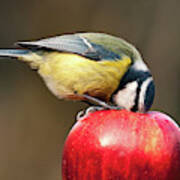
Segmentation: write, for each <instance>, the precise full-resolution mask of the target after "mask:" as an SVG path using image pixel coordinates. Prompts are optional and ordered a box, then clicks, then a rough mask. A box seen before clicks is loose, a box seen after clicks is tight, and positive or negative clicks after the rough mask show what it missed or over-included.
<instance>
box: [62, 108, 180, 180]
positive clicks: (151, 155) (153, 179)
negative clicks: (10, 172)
mask: <svg viewBox="0 0 180 180" xmlns="http://www.w3.org/2000/svg"><path fill="white" fill-rule="evenodd" d="M62 174H63V180H180V128H179V127H178V125H177V124H176V123H175V122H174V121H173V120H172V119H171V118H170V117H169V116H167V115H165V114H163V113H160V112H149V113H146V114H141V113H134V112H130V111H126V110H103V111H97V112H94V113H91V114H89V115H88V116H87V117H85V118H82V119H81V120H79V121H77V122H76V123H75V125H74V127H73V128H72V130H71V131H70V133H69V135H68V137H67V139H66V142H65V145H64V152H63V159H62Z"/></svg>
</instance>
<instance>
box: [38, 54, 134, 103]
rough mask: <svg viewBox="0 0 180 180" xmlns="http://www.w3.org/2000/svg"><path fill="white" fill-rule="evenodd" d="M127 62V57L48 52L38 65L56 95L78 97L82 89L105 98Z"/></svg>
mask: <svg viewBox="0 0 180 180" xmlns="http://www.w3.org/2000/svg"><path fill="white" fill-rule="evenodd" d="M130 64H131V59H130V58H129V57H123V59H122V60H116V61H107V60H104V61H93V60H89V59H87V58H85V57H82V56H79V55H76V54H69V53H59V52H52V53H48V54H46V55H45V56H44V61H43V63H41V65H40V67H39V71H38V72H39V74H40V75H41V76H42V77H43V79H44V81H45V82H46V84H47V86H48V87H49V89H50V90H51V91H52V92H53V93H54V94H55V95H56V96H58V97H59V98H70V99H80V98H79V97H78V95H82V94H84V93H86V94H89V95H91V96H93V97H98V98H99V99H102V100H105V101H108V99H109V98H110V96H111V94H112V93H113V92H114V91H115V89H116V88H117V87H118V85H119V82H120V79H121V78H122V76H123V75H124V73H125V72H126V71H127V69H128V67H129V66H130Z"/></svg>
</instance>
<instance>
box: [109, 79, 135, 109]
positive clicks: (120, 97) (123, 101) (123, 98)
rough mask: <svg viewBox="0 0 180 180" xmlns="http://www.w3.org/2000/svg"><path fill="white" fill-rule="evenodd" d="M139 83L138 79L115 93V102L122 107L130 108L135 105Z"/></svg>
mask: <svg viewBox="0 0 180 180" xmlns="http://www.w3.org/2000/svg"><path fill="white" fill-rule="evenodd" d="M137 88H138V83H137V82H136V81H133V82H130V83H128V84H126V86H125V88H124V89H122V90H119V91H118V92H117V94H115V95H114V97H113V100H114V102H115V103H116V104H117V105H118V106H121V107H124V108H126V109H128V110H130V109H131V108H132V107H133V106H134V105H135V98H136V94H137V92H136V91H137Z"/></svg>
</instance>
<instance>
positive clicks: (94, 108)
mask: <svg viewBox="0 0 180 180" xmlns="http://www.w3.org/2000/svg"><path fill="white" fill-rule="evenodd" d="M104 109H105V108H104V107H101V106H91V107H89V108H87V109H85V110H81V111H80V112H78V114H77V116H76V120H77V121H79V120H80V119H82V118H85V117H87V116H88V115H89V114H90V113H93V112H96V111H100V110H104Z"/></svg>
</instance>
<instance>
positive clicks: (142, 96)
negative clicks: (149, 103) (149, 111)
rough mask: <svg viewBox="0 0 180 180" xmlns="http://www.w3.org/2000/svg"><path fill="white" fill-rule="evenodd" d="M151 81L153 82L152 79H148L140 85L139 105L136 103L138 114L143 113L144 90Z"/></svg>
mask: <svg viewBox="0 0 180 180" xmlns="http://www.w3.org/2000/svg"><path fill="white" fill-rule="evenodd" d="M152 80H153V79H152V77H149V78H147V79H146V80H145V81H144V82H143V83H142V85H141V90H140V94H139V103H138V109H139V111H140V112H144V110H145V109H144V100H145V97H146V90H147V88H148V85H149V84H150V83H151V81H152Z"/></svg>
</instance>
